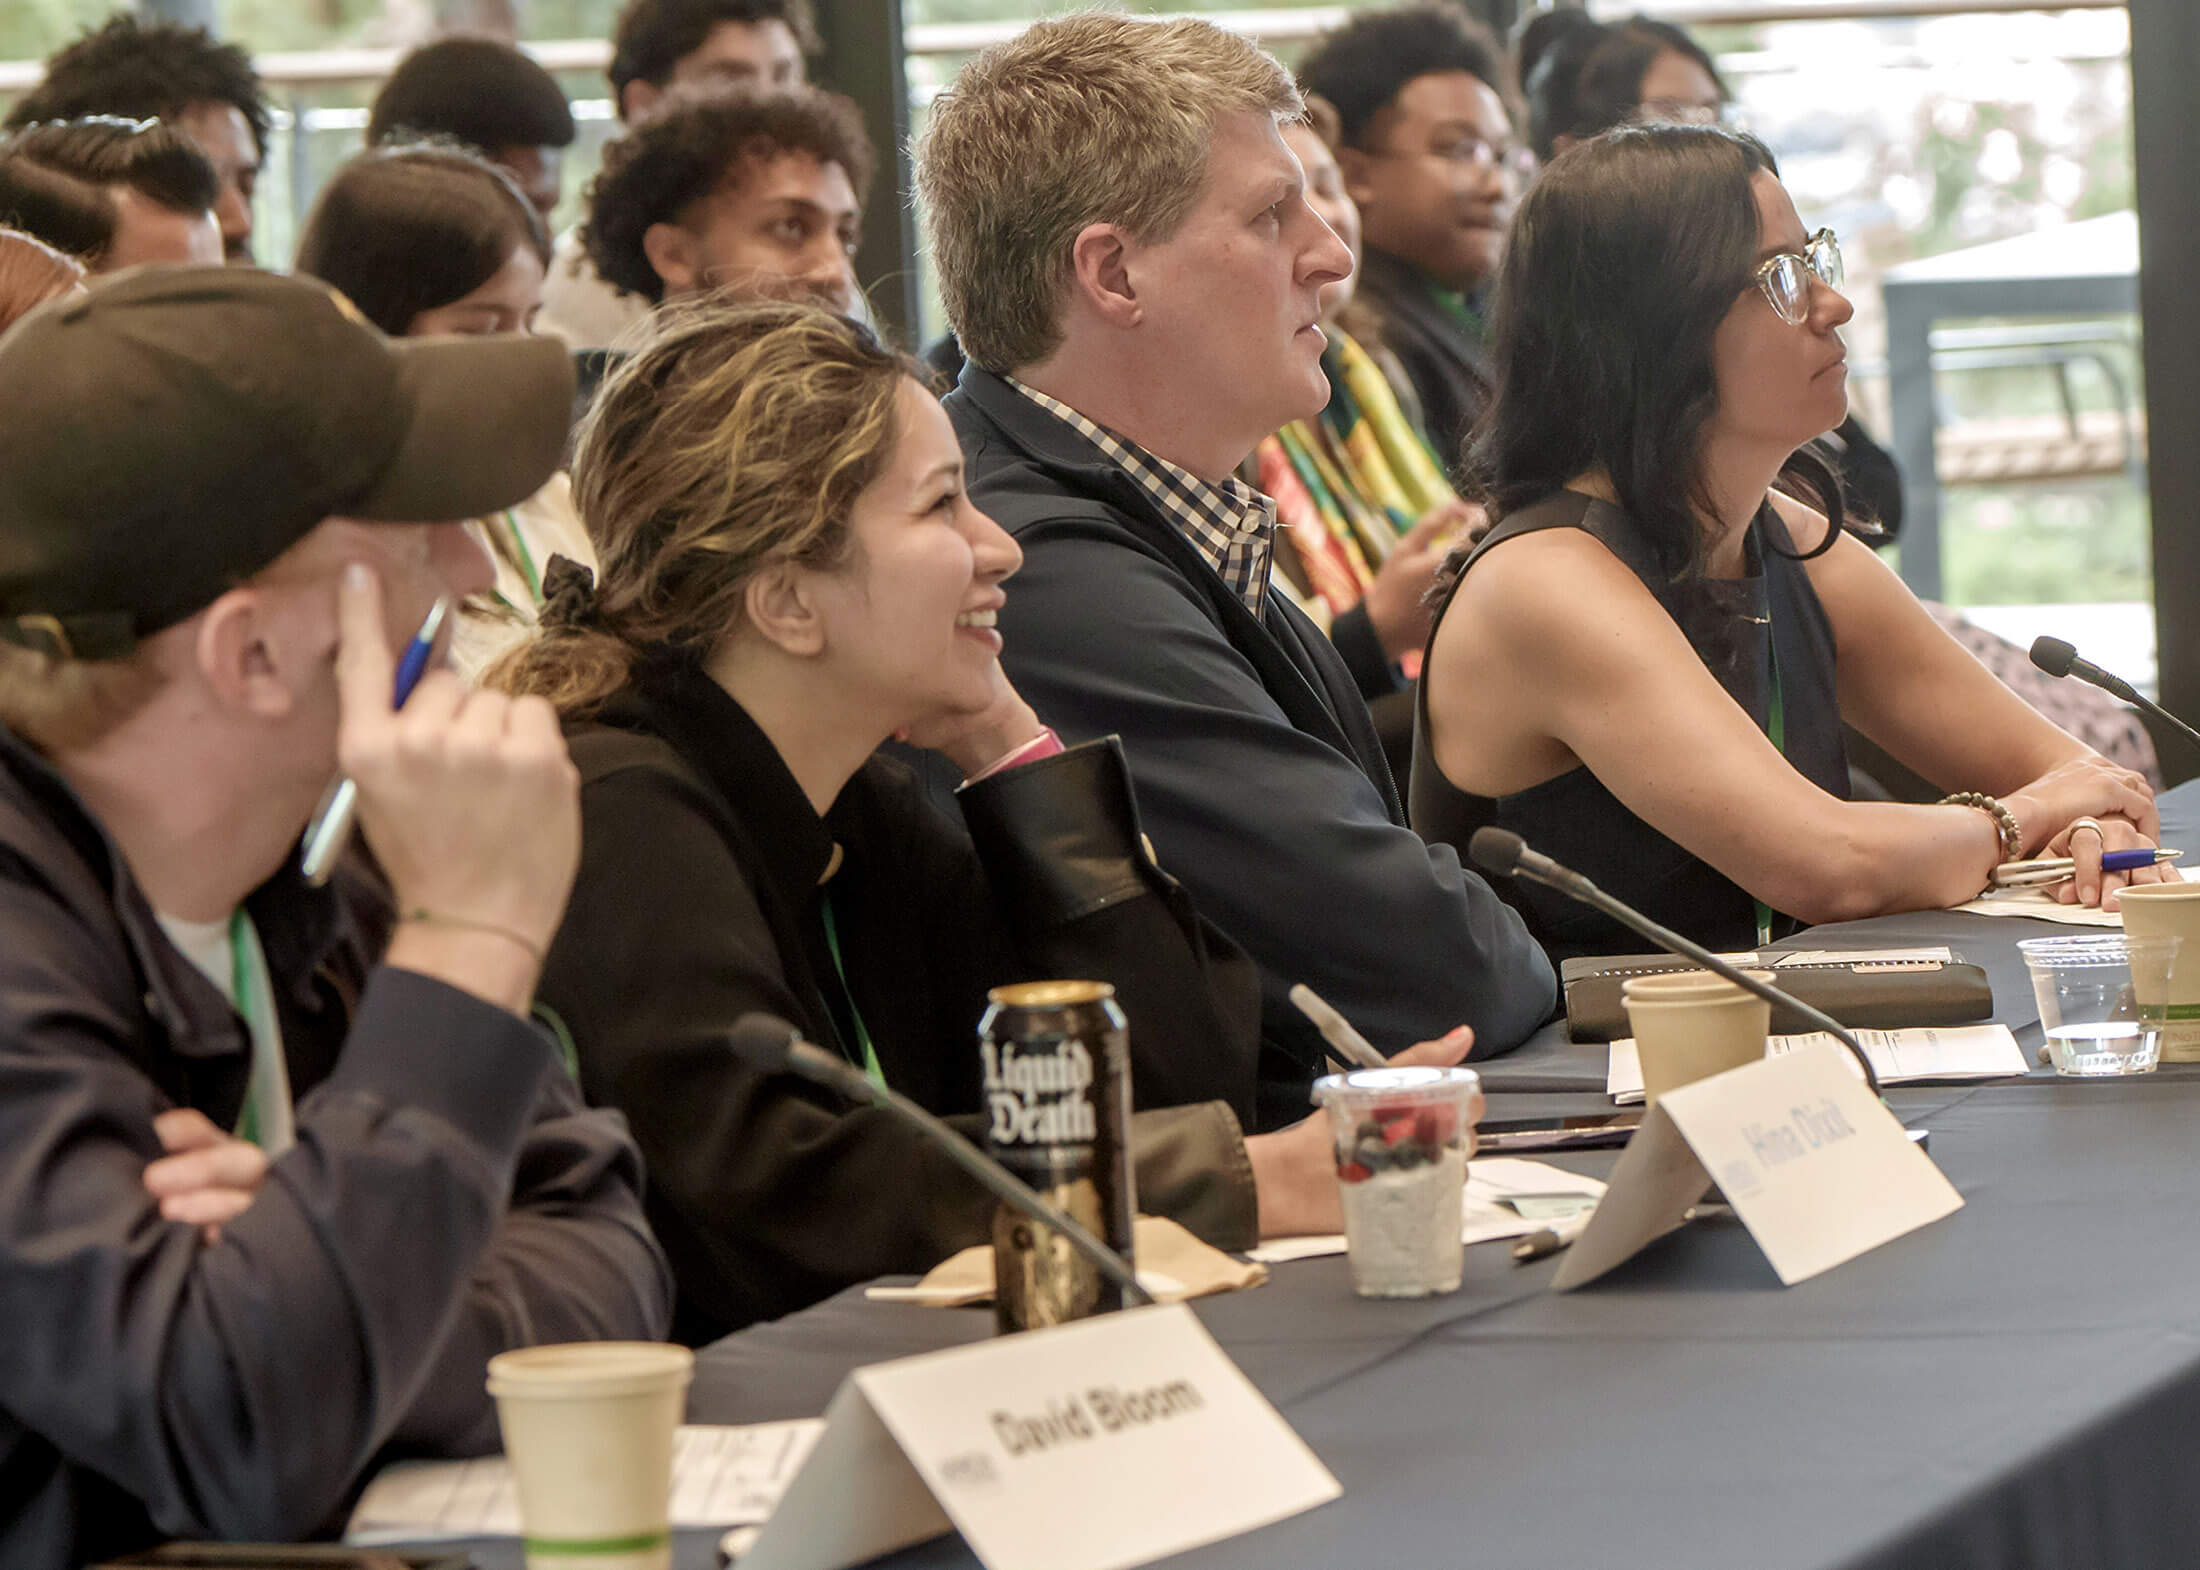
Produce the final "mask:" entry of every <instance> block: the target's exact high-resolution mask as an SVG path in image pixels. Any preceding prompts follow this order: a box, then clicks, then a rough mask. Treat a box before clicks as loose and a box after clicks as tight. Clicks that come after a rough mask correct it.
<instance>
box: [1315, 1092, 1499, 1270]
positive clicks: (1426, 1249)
mask: <svg viewBox="0 0 2200 1570" xmlns="http://www.w3.org/2000/svg"><path fill="white" fill-rule="evenodd" d="M1314 1100H1315V1101H1316V1102H1317V1103H1318V1104H1319V1105H1321V1106H1323V1107H1325V1108H1327V1109H1328V1112H1329V1128H1330V1134H1331V1138H1332V1142H1333V1144H1334V1147H1335V1150H1336V1158H1337V1185H1338V1194H1339V1197H1340V1198H1341V1199H1342V1201H1343V1205H1344V1236H1345V1247H1346V1251H1347V1253H1348V1254H1349V1255H1350V1258H1351V1265H1352V1286H1353V1290H1354V1291H1356V1292H1358V1293H1359V1294H1360V1295H1361V1296H1362V1297H1428V1296H1431V1295H1433V1294H1435V1293H1439V1292H1451V1291H1455V1290H1456V1289H1457V1288H1458V1286H1459V1274H1460V1270H1461V1266H1462V1263H1463V1250H1462V1244H1461V1241H1460V1239H1461V1234H1462V1232H1463V1231H1464V1221H1463V1202H1464V1197H1465V1190H1466V1180H1467V1156H1468V1153H1469V1152H1470V1151H1472V1150H1473V1148H1474V1127H1475V1124H1476V1123H1477V1122H1479V1121H1480V1120H1481V1117H1482V1109H1483V1106H1484V1104H1485V1103H1484V1101H1483V1097H1482V1076H1481V1075H1479V1074H1477V1073H1475V1072H1474V1070H1473V1069H1469V1068H1380V1069H1355V1070H1354V1071H1353V1072H1351V1073H1349V1074H1332V1075H1329V1076H1328V1077H1326V1078H1324V1079H1318V1080H1316V1081H1315V1082H1314Z"/></svg>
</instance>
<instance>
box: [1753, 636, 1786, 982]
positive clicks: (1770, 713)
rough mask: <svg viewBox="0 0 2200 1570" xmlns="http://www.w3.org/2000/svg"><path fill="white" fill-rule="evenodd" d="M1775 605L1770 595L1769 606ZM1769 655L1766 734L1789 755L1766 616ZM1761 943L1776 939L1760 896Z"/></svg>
mask: <svg viewBox="0 0 2200 1570" xmlns="http://www.w3.org/2000/svg"><path fill="white" fill-rule="evenodd" d="M1771 608H1772V606H1771V603H1770V600H1769V598H1768V600H1767V602H1766V605H1765V609H1766V610H1767V611H1770V610H1771ZM1765 659H1766V662H1767V663H1768V664H1770V666H1771V667H1772V692H1771V695H1770V698H1769V700H1768V701H1767V702H1766V704H1765V735H1766V736H1768V737H1770V738H1771V740H1772V746H1773V750H1774V751H1776V752H1778V753H1779V754H1780V756H1782V757H1783V758H1784V757H1786V756H1787V704H1786V702H1785V701H1784V700H1783V698H1782V697H1781V694H1780V650H1779V647H1778V646H1777V645H1776V644H1775V643H1774V642H1773V641H1772V621H1771V618H1770V617H1769V616H1768V617H1767V618H1766V620H1765ZM1755 904H1756V906H1757V946H1758V947H1759V948H1762V947H1764V945H1766V944H1767V943H1770V942H1771V941H1772V907H1771V906H1770V905H1767V904H1766V903H1765V902H1764V901H1763V900H1761V899H1760V900H1756V901H1755Z"/></svg>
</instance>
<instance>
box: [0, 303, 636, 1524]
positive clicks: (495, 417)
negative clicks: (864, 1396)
mask: <svg viewBox="0 0 2200 1570" xmlns="http://www.w3.org/2000/svg"><path fill="white" fill-rule="evenodd" d="M570 393H571V384H570V372H569V370H568V368H567V361H566V356H565V355H564V353H563V352H562V351H561V350H560V349H559V348H558V347H557V346H556V345H554V344H548V343H541V342H537V341H532V340H527V339H520V338H503V339H486V340H466V339H431V340H412V341H405V342H391V341H389V340H386V339H384V338H382V337H381V335H379V334H378V333H376V332H375V331H374V330H373V329H372V328H370V327H368V326H366V325H365V324H364V323H363V322H361V321H360V320H359V319H358V318H357V315H356V313H354V312H352V311H351V310H350V308H349V307H348V305H347V304H346V303H345V302H344V301H343V300H342V299H341V298H340V297H338V296H336V295H334V294H333V293H331V292H330V291H328V290H326V289H324V288H322V287H321V286H319V285H316V284H312V283H309V282H305V281H301V280H293V279H285V278H279V277H275V276H273V275H269V274H259V273H251V272H244V271H240V270H234V269H228V270H225V269H216V268H207V269H164V270H158V271H148V272H139V273H133V274H126V275H124V276H123V277H121V278H119V279H118V280H117V281H116V282H114V283H113V284H111V285H109V286H108V287H106V288H105V289H103V290H101V291H99V292H98V293H95V294H92V295H86V296H78V297H75V298H72V299H64V300H60V301H56V302H54V303H53V304H51V305H49V306H47V307H44V308H42V309H40V310H39V311H37V312H34V313H33V314H32V315H30V316H28V317H26V318H24V320H23V321H22V322H20V323H19V324H17V326H16V327H15V328H14V329H13V330H12V331H11V332H10V333H9V334H8V335H7V336H6V338H5V339H0V640H5V641H0V725H4V726H5V730H4V731H0V1324H4V1325H5V1326H6V1331H5V1333H4V1334H0V1476H5V1477H6V1478H7V1479H8V1486H7V1487H6V1488H5V1489H0V1563H5V1564H7V1565H9V1566H11V1567H15V1566H46V1565H53V1566H62V1565H75V1564H81V1563H84V1562H85V1561H87V1560H93V1559H98V1558H102V1557H105V1556H107V1555H109V1554H112V1553H116V1552H120V1551H124V1550H128V1549H134V1548H138V1547H142V1546H144V1545H145V1544H147V1543H149V1542H152V1541H155V1540H157V1539H159V1538H161V1537H232V1538H281V1537H295V1536H302V1535H306V1534H309V1533H312V1532H314V1531H316V1530H318V1529H321V1528H324V1527H326V1526H328V1525H329V1524H330V1518H331V1516H332V1515H333V1514H334V1513H335V1512H337V1511H338V1510H339V1509H340V1508H341V1506H342V1504H343V1502H344V1500H345V1499H346V1498H347V1496H348V1494H349V1492H350V1490H351V1489H352V1488H353V1487H354V1486H355V1485H356V1484H357V1482H358V1480H359V1479H360V1478H361V1477H362V1476H363V1474H364V1473H365V1472H366V1471H367V1469H368V1468H369V1467H370V1466H371V1465H372V1464H373V1461H374V1459H375V1457H376V1456H377V1455H378V1454H379V1453H380V1452H382V1451H383V1450H384V1449H385V1448H386V1447H390V1446H401V1447H403V1448H404V1449H406V1450H409V1451H413V1452H420V1451H427V1452H430V1453H434V1452H442V1453H470V1452H474V1451H478V1450H481V1449H486V1448H493V1447H494V1445H495V1442H496V1431H495V1423H494V1417H493V1414H492V1413H491V1410H490V1408H489V1405H488V1402H487V1398H486V1397H485V1395H484V1393H483V1389H482V1379H483V1367H484V1364H485V1363H486V1361H487V1359H488V1357H489V1356H490V1355H492V1354H494V1353H495V1352H498V1351H500V1350H503V1349H504V1348H506V1347H508V1346H513V1345H518V1344H522V1343H525V1342H531V1341H561V1340H582V1339H591V1338H598V1337H606V1336H612V1337H628V1338H636V1337H639V1338H649V1337H654V1336H656V1335H659V1334H661V1333H662V1331H663V1329H664V1325H665V1322H666V1317H667V1310H668V1307H669V1304H668V1294H669V1288H668V1284H667V1278H666V1273H665V1270H664V1264H663V1260H662V1257H661V1255H660V1254H659V1252H658V1250H657V1248H656V1245H655V1243H654V1242H653V1241H652V1240H651V1238H650V1236H649V1233H648V1231H647V1228H646V1226H645V1224H644V1223H643V1221H642V1217H641V1211H640V1207H639V1204H638V1202H637V1197H636V1188H637V1184H638V1182H639V1170H638V1163H637V1158H636V1156H635V1154H634V1150H633V1147H632V1145H631V1144H630V1143H629V1141H628V1140H627V1138H626V1136H625V1132H624V1129H623V1127H622V1125H621V1124H620V1123H619V1122H618V1121H617V1120H616V1119H615V1118H612V1117H610V1116H608V1115H606V1114H601V1113H596V1112H591V1111H588V1110H586V1109H585V1108H584V1107H583V1106H582V1105H581V1103H580V1101H579V1098H578V1096H577V1095H576V1094H575V1092H574V1090H573V1087H572V1085H571V1083H570V1082H569V1081H568V1079H567V1078H566V1076H565V1074H564V1073H563V1072H562V1071H561V1069H560V1068H559V1066H558V1062H557V1056H556V1052H555V1050H554V1048H553V1047H552V1045H551V1042H550V1040H549V1038H548V1037H547V1036H546V1035H545V1034H544V1033H543V1032H541V1031H540V1030H538V1029H537V1028H535V1027H534V1026H533V1025H532V1024H530V1023H529V1021H528V1017H527V1016H528V1010H529V1007H530V1004H531V999H532V995H533V989H534V982H535V975H536V971H537V968H538V966H539V963H540V960H541V955H542V950H543V947H544V946H545V944H546V943H547V942H548V940H549V938H550V935H551V933H552V932H553V931H554V930H555V928H556V926H557V923H558V919H559V915H560V913H561V911H562V909H563V907H564V903H565V898H566V891H567V886H568V884H569V882H570V880H571V877H572V874H573V868H574V865H575V861H576V857H577V854H578V812H577V804H576V779H575V775H574V772H573V769H572V766H571V763H570V761H569V760H568V759H567V757H566V755H565V749H564V747H563V745H562V743H561V742H560V740H559V736H558V729H557V724H556V721H555V719H554V718H553V717H552V716H551V714H550V711H549V710H548V709H547V708H546V707H543V706H540V705H539V704H535V703H531V702H529V701H527V700H517V701H515V700H510V699H506V698H502V697H498V696H495V695H492V694H484V693H474V692H470V691H468V690H466V689H465V688H464V687H463V686H461V685H460V684H459V683H458V681H457V680H456V679H455V678H454V677H452V676H450V675H449V674H448V673H445V672H441V671H435V672H431V673H430V674H429V675H427V676H426V677H425V679H423V680H421V681H420V682H419V684H418V686H417V687H416V688H414V689H413V690H412V692H411V696H410V698H409V700H408V701H406V702H405V703H404V705H403V707H402V708H397V707H395V706H394V705H393V701H392V699H393V693H394V691H395V683H394V679H393V668H394V667H395V665H396V663H397V661H396V651H397V650H398V649H399V648H400V647H401V646H402V645H403V644H404V643H405V642H406V641H407V639H408V638H410V637H411V636H412V634H413V633H414V630H415V629H416V628H417V627H419V626H420V624H421V623H422V621H423V618H424V617H425V616H426V614H427V613H428V611H429V610H430V608H431V606H432V605H433V604H434V602H435V601H436V600H437V599H438V598H439V597H450V598H454V599H455V598H456V597H459V596H462V595H464V594H466V593H468V592H471V591H473V590H476V589H479V588H483V587H486V586H487V584H488V583H489V581H490V572H489V564H488V561H487V559H486V557H485V556H483V555H482V553H481V550H480V548H479V546H478V545H476V544H474V543H473V542H472V540H471V539H470V538H469V537H468V536H467V534H466V533H465V532H464V530H463V529H462V528H461V526H460V525H459V524H457V523H455V522H439V521H434V520H445V519H463V518H468V517H472V516H475V515H478V514H481V513H485V512H491V511H494V510H495V509H497V508H499V507H502V506H506V505H508V504H510V503H512V502H514V501H517V500H519V499H520V498H521V497H524V496H526V495H528V494H529V493H530V492H532V491H533V490H534V489H535V488H536V487H537V486H538V485H540V484H541V483H542V481H543V480H544V478H545V477H547V476H548V474H549V473H550V471H551V470H552V469H553V468H554V467H555V466H556V464H557V461H558V456H559V448H560V444H561V442H562V440H563V437H564V432H565V413H566V406H567V400H568V398H569V397H570ZM339 769H341V770H342V772H343V773H345V774H346V775H348V776H349V777H350V778H351V779H352V780H353V781H354V782H355V785H356V788H357V800H358V822H359V825H360V827H361V829H362V830H363V832H364V834H365V837H366V840H367V842H368V844H369V845H370V846H371V848H372V849H373V851H374V853H375V857H376V859H377V861H378V862H379V863H380V867H381V869H382V872H383V874H384V875H385V876H386V877H387V879H388V885H389V888H388V892H387V893H386V894H384V893H381V892H378V891H377V890H375V889H374V888H371V887H370V886H369V884H368V882H367V881H366V879H365V878H364V877H363V876H360V875H358V874H357V873H355V872H354V871H352V870H351V869H348V868H340V869H339V870H338V872H337V875H336V877H335V879H334V881H333V882H331V883H330V884H329V885H328V886H327V887H325V888H314V887H310V886H308V884H307V882H306V881H305V879H304V878H303V877H302V876H301V875H300V873H299V872H298V870H297V865H296V862H297V857H296V854H295V851H296V846H297V842H298V837H299V834H300V831H301V830H302V829H303V828H304V826H305V825H306V823H307V821H308V819H309V817H311V816H312V815H313V813H314V809H315V804H316V802H317V801H318V800H319V799H320V798H321V796H322V794H323V792H324V791H325V790H326V789H327V788H328V786H329V784H330V781H331V779H332V778H333V777H334V776H335V775H336V774H337V773H338V771H339ZM240 1133H242V1134H245V1135H249V1136H250V1138H249V1139H248V1138H240V1137H239V1134H240Z"/></svg>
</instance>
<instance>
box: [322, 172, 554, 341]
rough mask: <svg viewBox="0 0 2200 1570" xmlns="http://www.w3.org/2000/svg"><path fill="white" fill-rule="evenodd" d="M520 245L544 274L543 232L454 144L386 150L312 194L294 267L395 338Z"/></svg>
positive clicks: (516, 194) (522, 201) (495, 177)
mask: <svg viewBox="0 0 2200 1570" xmlns="http://www.w3.org/2000/svg"><path fill="white" fill-rule="evenodd" d="M523 245H524V246H526V247H527V248H528V249H530V250H532V251H533V252H534V253H535V255H536V257H537V258H539V259H540V260H541V262H542V264H543V266H545V267H548V266H549V265H550V231H549V230H548V229H546V228H545V227H544V226H543V222H542V215H541V214H540V213H537V212H536V211H535V209H534V208H533V207H532V206H531V205H529V203H528V201H527V198H526V197H524V196H522V195H521V194H520V190H519V187H518V186H516V185H514V184H513V183H512V177H511V176H510V175H508V174H506V173H505V172H504V171H503V170H502V169H499V168H498V167H497V166H496V165H495V164H492V163H490V162H489V161H488V160H487V159H485V158H482V157H479V156H478V155H476V154H475V153H474V152H472V151H471V150H470V149H467V148H464V147H461V146H459V145H457V144H456V143H451V142H416V143H411V144H406V143H392V144H391V145H390V146H387V147H376V148H370V149H369V150H367V151H366V152H363V153H360V154H359V155H358V156H356V157H354V158H352V159H351V160H350V161H349V162H347V163H346V164H344V165H343V167H341V168H340V169H338V170H337V171H336V173H335V174H334V175H333V176H331V177H330V179H329V182H328V184H326V185H324V186H323V187H322V188H321V195H320V199H319V200H318V201H316V202H315V203H314V204H313V212H312V215H311V216H310V217H308V218H307V219H306V226H305V232H304V233H303V234H302V235H300V236H299V239H298V258H297V262H296V264H295V265H296V269H297V271H299V272H301V273H304V274H305V275H307V276H308V277H311V278H318V279H320V280H321V281H322V282H323V283H327V284H333V285H335V286H336V287H337V288H338V289H340V290H342V291H343V292H344V294H345V295H346V296H348V297H349V298H350V300H351V301H352V303H353V304H354V305H356V306H358V307H359V311H360V314H361V315H363V316H365V317H366V319H367V320H368V321H370V322H372V323H374V325H375V326H377V327H379V328H381V329H382V331H384V332H386V333H388V334H389V335H390V336H391V337H393V338H395V337H402V336H403V335H404V333H405V331H406V329H407V328H409V327H411V325H412V319H413V318H414V317H415V316H418V315H419V314H420V313H421V312H422V311H432V310H435V309H436V308H437V307H439V306H445V305H449V304H450V303H451V302H452V301H454V300H463V299H464V298H465V297H466V296H467V295H469V294H472V293H473V292H474V291H475V290H476V289H478V288H480V287H481V286H482V285H483V284H485V283H487V282H488V281H489V280H490V279H491V278H493V277H495V276H496V274H497V270H498V269H499V268H501V267H502V266H503V265H504V264H505V262H506V261H507V260H509V259H510V257H511V255H512V253H513V252H514V251H515V250H517V249H519V248H520V247H521V246H523Z"/></svg>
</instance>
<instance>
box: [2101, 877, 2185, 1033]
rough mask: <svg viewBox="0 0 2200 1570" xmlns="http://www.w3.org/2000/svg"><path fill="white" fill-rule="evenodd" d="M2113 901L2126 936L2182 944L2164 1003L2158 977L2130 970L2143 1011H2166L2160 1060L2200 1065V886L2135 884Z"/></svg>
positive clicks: (2145, 970) (2139, 969)
mask: <svg viewBox="0 0 2200 1570" xmlns="http://www.w3.org/2000/svg"><path fill="white" fill-rule="evenodd" d="M2117 899H2118V901H2119V903H2120V904H2121V907H2122V909H2123V914H2124V931H2125V932H2126V933H2128V934H2129V935H2130V936H2132V937H2135V938H2182V939H2183V940H2184V941H2183V942H2182V943H2181V944H2179V945H2178V948H2177V956H2178V959H2177V963H2176V964H2175V965H2174V966H2173V967H2172V968H2171V970H2170V973H2169V982H2168V996H2167V997H2163V996H2161V995H2160V993H2161V990H2162V988H2161V982H2160V977H2159V976H2158V975H2157V974H2156V973H2155V972H2154V971H2153V970H2152V969H2151V968H2147V967H2134V968H2133V970H2132V973H2131V980H2132V984H2133V986H2135V987H2136V988H2137V989H2138V993H2139V1006H2140V1007H2141V1008H2143V1009H2146V1010H2147V1011H2148V1012H2149V1013H2152V1012H2153V1010H2154V1009H2155V1008H2156V1007H2157V1006H2163V1007H2165V1009H2166V1012H2165V1013H2164V1014H2162V1015H2161V1016H2160V1017H2161V1019H2162V1021H2163V1024H2162V1055H2161V1060H2162V1061H2163V1062H2164V1063H2194V1062H2200V958H2196V957H2195V956H2200V883H2134V884H2132V885H2131V886H2130V887H2128V888H2126V889H2125V890H2124V891H2123V892H2122V893H2121V894H2119V895H2118V896H2117Z"/></svg>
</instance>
